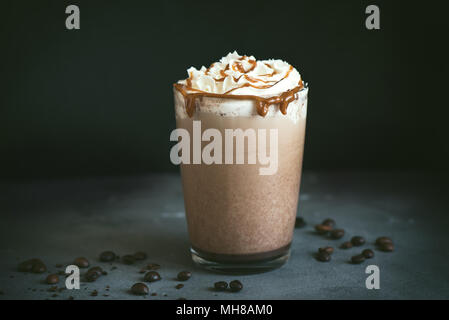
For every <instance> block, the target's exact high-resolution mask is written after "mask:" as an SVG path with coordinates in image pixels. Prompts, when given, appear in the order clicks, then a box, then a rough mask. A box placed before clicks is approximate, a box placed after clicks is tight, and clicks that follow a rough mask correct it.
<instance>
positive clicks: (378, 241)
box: [376, 237, 393, 246]
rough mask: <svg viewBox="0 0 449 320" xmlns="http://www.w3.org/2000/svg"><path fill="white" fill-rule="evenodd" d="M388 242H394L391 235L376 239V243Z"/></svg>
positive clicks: (379, 244)
mask: <svg viewBox="0 0 449 320" xmlns="http://www.w3.org/2000/svg"><path fill="white" fill-rule="evenodd" d="M386 243H391V244H392V243H393V240H391V238H389V237H379V238H377V239H376V245H378V246H381V245H384V244H386Z"/></svg>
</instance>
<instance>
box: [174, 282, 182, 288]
mask: <svg viewBox="0 0 449 320" xmlns="http://www.w3.org/2000/svg"><path fill="white" fill-rule="evenodd" d="M175 288H176V289H181V288H184V285H183V284H182V283H178V284H177V285H176V286H175Z"/></svg>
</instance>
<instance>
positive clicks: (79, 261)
mask: <svg viewBox="0 0 449 320" xmlns="http://www.w3.org/2000/svg"><path fill="white" fill-rule="evenodd" d="M73 264H74V265H77V266H78V267H80V268H87V267H88V266H89V260H87V259H86V258H84V257H78V258H76V259H75V261H73Z"/></svg>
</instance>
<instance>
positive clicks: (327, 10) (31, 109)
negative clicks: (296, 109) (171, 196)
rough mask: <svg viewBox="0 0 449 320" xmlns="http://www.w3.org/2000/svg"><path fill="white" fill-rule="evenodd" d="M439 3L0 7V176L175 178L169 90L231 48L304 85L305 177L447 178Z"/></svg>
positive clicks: (55, 3) (1, 4)
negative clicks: (279, 64)
mask: <svg viewBox="0 0 449 320" xmlns="http://www.w3.org/2000/svg"><path fill="white" fill-rule="evenodd" d="M443 3H444V2H443V1H441V2H436V1H426V2H425V3H422V2H420V3H416V4H414V3H413V2H409V1H407V2H405V1H335V0H328V1H322V0H321V1H316V0H315V1H299V0H297V1H293V2H281V1H275V2H273V1H271V2H269V3H268V2H267V3H264V2H262V1H258V2H254V3H252V2H249V1H244V2H243V1H241V2H236V3H231V2H216V1H207V2H200V1H185V2H176V1H165V2H161V3H159V4H156V3H153V2H152V1H70V2H68V1H56V0H55V1H21V0H18V1H4V0H2V1H1V2H0V26H1V29H0V75H1V77H0V93H1V94H0V176H2V177H7V178H28V177H33V178H34V177H39V178H45V177H51V178H54V177H65V176H85V175H108V174H136V173H137V174H138V173H146V172H157V171H175V170H177V167H176V166H174V165H172V164H171V163H170V160H169V150H170V147H171V146H172V144H173V143H171V142H170V141H169V134H170V132H171V130H172V129H173V128H174V125H175V121H174V110H173V102H172V100H173V98H172V83H173V82H175V81H177V80H179V79H182V78H185V77H186V69H187V68H188V67H190V66H192V65H193V66H196V67H201V65H206V66H208V65H209V64H210V63H212V62H213V61H216V60H217V59H219V58H221V57H222V56H223V55H226V54H227V53H228V52H230V51H233V50H237V51H238V52H239V53H240V54H246V55H254V56H255V57H256V58H258V59H266V58H281V59H283V60H286V61H288V62H289V63H291V64H293V65H294V66H295V67H297V68H298V70H299V71H300V73H301V74H302V76H303V78H304V79H305V81H307V82H308V83H309V85H310V92H309V110H308V124H307V126H308V127H307V140H306V150H305V159H304V169H305V170H345V169H357V170H358V169H363V170H385V169H386V170H397V169H401V170H416V171H420V170H433V171H435V170H441V169H443V170H445V166H446V164H447V162H448V160H449V157H448V150H449V147H448V143H447V138H448V135H447V129H446V127H447V119H446V118H445V112H444V111H445V109H446V108H447V97H446V96H447V91H448V90H447V89H446V88H447V83H448V81H447V72H448V68H447V65H448V63H447V57H448V52H447V49H446V47H447V32H448V28H447V26H448V23H447V21H448V19H447V17H446V15H447V11H445V10H444V9H445V8H443V7H442V4H443ZM69 4H76V5H78V6H79V7H80V11H81V29H80V30H67V29H66V28H65V19H66V17H67V15H66V14H65V7H66V6H67V5H69ZM368 4H377V5H378V6H379V7H380V11H381V30H377V31H369V30H367V29H366V28H365V18H366V14H365V8H366V6H367V5H368Z"/></svg>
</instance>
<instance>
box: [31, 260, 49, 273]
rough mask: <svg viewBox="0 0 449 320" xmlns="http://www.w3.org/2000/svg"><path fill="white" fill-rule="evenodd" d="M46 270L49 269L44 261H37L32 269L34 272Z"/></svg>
mask: <svg viewBox="0 0 449 320" xmlns="http://www.w3.org/2000/svg"><path fill="white" fill-rule="evenodd" d="M45 271H47V267H46V266H45V264H44V263H43V262H42V261H38V262H36V263H35V264H34V265H33V268H32V269H31V272H33V273H44V272H45Z"/></svg>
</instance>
